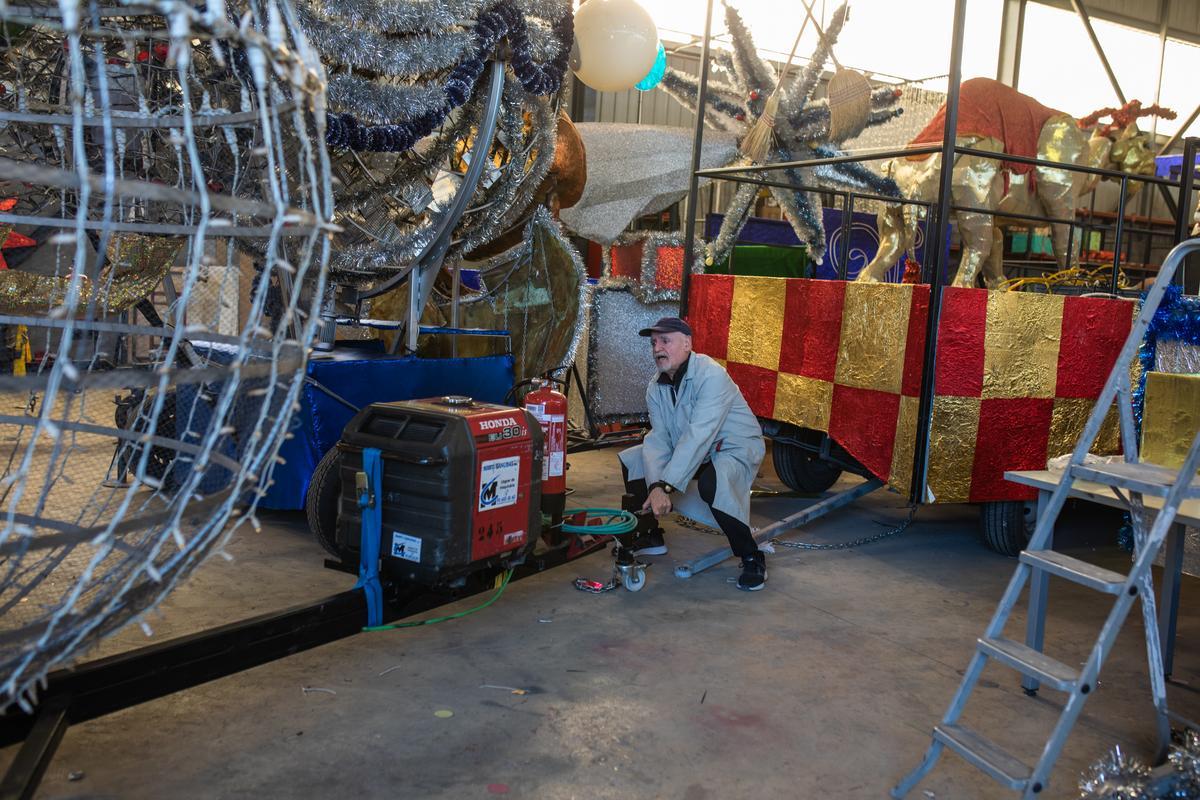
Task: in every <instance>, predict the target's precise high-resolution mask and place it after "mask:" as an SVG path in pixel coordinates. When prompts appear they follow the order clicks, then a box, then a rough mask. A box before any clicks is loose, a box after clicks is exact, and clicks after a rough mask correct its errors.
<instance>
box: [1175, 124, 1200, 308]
mask: <svg viewBox="0 0 1200 800" xmlns="http://www.w3.org/2000/svg"><path fill="white" fill-rule="evenodd" d="M1198 148H1200V138H1197V137H1195V136H1189V137H1188V138H1186V139H1184V140H1183V164H1182V165H1181V169H1180V173H1179V202H1178V203H1177V204H1176V208H1175V243H1176V244H1179V243H1180V242H1182V241H1183V240H1184V239H1187V238H1189V237H1188V223H1189V222H1191V220H1190V219H1188V212H1189V211H1191V210H1192V189H1193V188H1194V187H1195V185H1196V151H1197V149H1198ZM1187 267H1188V259H1186V258H1185V259H1184V260H1183V262H1182V263H1181V264H1180V265H1179V270H1178V272H1177V274H1178V275H1179V280H1178V283H1179V285H1180V286H1182V287H1184V291H1187V285H1188V283H1187Z"/></svg>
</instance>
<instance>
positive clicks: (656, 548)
mask: <svg viewBox="0 0 1200 800" xmlns="http://www.w3.org/2000/svg"><path fill="white" fill-rule="evenodd" d="M633 554H634V555H635V556H665V555H666V554H667V543H666V540H665V539H663V530H662V528H655V529H654V530H652V531H647V532H646V533H643V534H641V535H640V536H638V537H637V538H636V539H634V540H633Z"/></svg>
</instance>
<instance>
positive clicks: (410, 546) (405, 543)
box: [392, 531, 421, 564]
mask: <svg viewBox="0 0 1200 800" xmlns="http://www.w3.org/2000/svg"><path fill="white" fill-rule="evenodd" d="M392 558H403V559H404V560H405V561H415V562H416V563H418V564H420V563H421V540H420V539H418V538H417V537H415V536H409V535H408V534H406V533H400V532H399V531H392Z"/></svg>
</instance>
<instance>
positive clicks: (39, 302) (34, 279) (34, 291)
mask: <svg viewBox="0 0 1200 800" xmlns="http://www.w3.org/2000/svg"><path fill="white" fill-rule="evenodd" d="M184 242H185V239H183V238H182V237H178V236H147V235H143V234H122V235H120V236H119V237H117V238H115V239H113V240H112V241H111V242H110V243H109V246H108V260H107V263H106V265H105V267H104V270H103V271H102V272H101V273H100V279H99V281H98V282H97V286H93V285H92V282H91V281H90V280H88V278H87V276H86V275H85V276H82V277H81V278H80V290H79V303H78V307H80V308H82V307H83V306H86V305H87V304H88V303H90V302H91V301H92V300H93V295H94V294H95V295H96V296H95V299H96V301H97V303H98V306H99V308H100V309H101V310H102V311H105V312H121V311H127V310H129V309H130V308H132V307H133V306H134V305H135V304H136V303H137V302H138V301H139V300H141V299H142V298H143V297H146V296H147V295H149V294H150V293H151V292H153V291H154V287H155V286H157V285H158V283H159V281H161V280H162V279H163V276H164V275H166V274H167V272H168V270H170V269H171V266H172V265H173V264H174V263H175V257H176V256H178V255H179V251H180V249H182V247H183V245H184ZM70 286H71V277H70V276H69V275H68V276H56V275H41V274H38V273H34V272H26V271H23V270H14V269H10V270H4V271H0V313H4V314H45V313H46V312H47V311H49V310H50V309H51V308H55V307H57V306H61V305H63V304H64V303H65V302H66V301H67V294H68V292H69V290H70Z"/></svg>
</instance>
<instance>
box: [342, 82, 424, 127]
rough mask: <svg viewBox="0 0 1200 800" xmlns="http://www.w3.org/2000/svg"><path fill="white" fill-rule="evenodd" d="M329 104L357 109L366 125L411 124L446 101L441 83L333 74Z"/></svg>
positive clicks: (359, 117) (359, 116)
mask: <svg viewBox="0 0 1200 800" xmlns="http://www.w3.org/2000/svg"><path fill="white" fill-rule="evenodd" d="M328 97H329V105H330V107H332V108H335V109H355V110H354V111H353V112H351V113H353V114H354V116H356V117H357V118H358V119H360V120H362V121H363V122H372V123H396V122H408V121H410V120H414V119H416V118H417V117H421V116H424V115H425V114H428V113H429V112H431V111H434V110H436V109H439V108H441V107H442V104H443V103H444V102H445V99H446V98H445V90H444V89H443V87H442V83H441V81H430V82H420V83H408V82H400V81H393V80H390V79H371V78H360V77H358V76H357V75H347V74H341V75H334V76H333V77H331V78H330V79H329V90H328Z"/></svg>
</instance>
